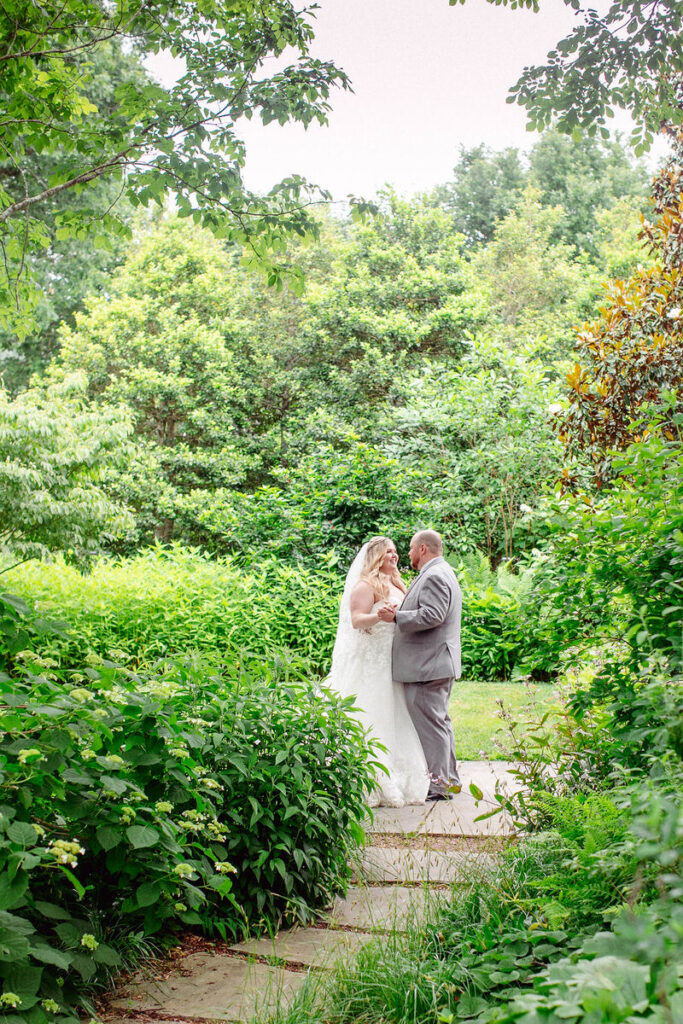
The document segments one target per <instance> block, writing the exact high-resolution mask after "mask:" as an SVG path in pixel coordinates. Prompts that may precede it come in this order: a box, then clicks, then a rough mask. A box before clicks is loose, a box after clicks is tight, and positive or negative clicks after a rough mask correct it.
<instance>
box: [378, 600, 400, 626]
mask: <svg viewBox="0 0 683 1024" xmlns="http://www.w3.org/2000/svg"><path fill="white" fill-rule="evenodd" d="M377 614H378V616H379V619H380V622H393V621H394V618H395V615H396V605H393V604H383V605H381V606H380V607H379V608H378V609H377Z"/></svg>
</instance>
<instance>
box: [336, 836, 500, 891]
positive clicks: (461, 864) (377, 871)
mask: <svg viewBox="0 0 683 1024" xmlns="http://www.w3.org/2000/svg"><path fill="white" fill-rule="evenodd" d="M494 863H495V856H494V855H493V854H491V853H484V852H479V851H476V852H470V851H466V850H463V851H456V852H445V851H442V850H426V849H420V848H405V847H396V846H370V847H368V848H367V849H366V850H365V851H364V852H363V854H362V856H361V857H360V858H359V860H358V861H357V863H356V865H355V866H354V867H355V877H354V879H353V881H354V882H355V883H356V884H357V883H359V882H360V883H362V882H383V883H385V884H386V883H389V884H391V883H401V882H403V883H406V882H407V883H411V884H416V883H417V884H423V885H425V884H432V885H433V884H435V883H436V884H449V883H450V884H453V883H465V882H467V881H469V880H470V878H471V877H472V875H473V874H476V873H477V872H478V871H481V870H482V869H486V868H490V867H492V866H493V864H494Z"/></svg>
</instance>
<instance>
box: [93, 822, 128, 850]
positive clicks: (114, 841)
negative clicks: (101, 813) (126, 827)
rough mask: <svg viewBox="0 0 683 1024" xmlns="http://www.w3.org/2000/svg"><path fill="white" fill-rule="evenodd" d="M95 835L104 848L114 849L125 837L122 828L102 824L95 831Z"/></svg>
mask: <svg viewBox="0 0 683 1024" xmlns="http://www.w3.org/2000/svg"><path fill="white" fill-rule="evenodd" d="M95 837H96V839H97V842H98V843H99V844H100V846H101V847H102V849H103V850H113V849H114V847H115V846H118V844H119V843H120V842H121V840H122V839H123V833H122V832H121V829H119V828H114V827H113V826H112V825H102V826H101V828H98V830H97V832H96V833H95Z"/></svg>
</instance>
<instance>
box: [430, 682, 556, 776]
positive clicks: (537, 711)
mask: <svg viewBox="0 0 683 1024" xmlns="http://www.w3.org/2000/svg"><path fill="white" fill-rule="evenodd" d="M499 700H502V701H503V703H504V705H505V707H506V708H508V709H509V710H510V711H511V712H512V714H513V715H519V714H521V715H522V716H523V718H524V719H525V720H527V719H531V717H532V716H534V717H536V718H540V717H541V715H542V714H543V712H544V711H546V710H547V708H549V707H550V706H551V705H552V704H554V703H555V688H554V687H553V686H552V685H531V686H529V685H526V684H524V683H484V682H477V681H473V682H472V681H469V680H464V679H459V680H457V681H456V683H455V684H454V686H453V693H452V694H451V703H450V713H451V719H452V720H453V729H454V732H455V752H456V754H457V756H458V760H463V761H477V760H479V759H480V758H481V757H482V751H483V752H484V753H485V754H486V756H487V757H490V758H493V759H494V760H495V759H499V758H502V757H504V754H503V753H502V752H501V751H500V750H498V749H497V747H496V744H495V742H494V741H495V737H496V733H498V734H499V739H504V738H505V730H504V723H503V722H502V721H501V719H500V718H499V717H498V714H497V712H498V711H499V710H500V709H499V705H498V704H497V701H499Z"/></svg>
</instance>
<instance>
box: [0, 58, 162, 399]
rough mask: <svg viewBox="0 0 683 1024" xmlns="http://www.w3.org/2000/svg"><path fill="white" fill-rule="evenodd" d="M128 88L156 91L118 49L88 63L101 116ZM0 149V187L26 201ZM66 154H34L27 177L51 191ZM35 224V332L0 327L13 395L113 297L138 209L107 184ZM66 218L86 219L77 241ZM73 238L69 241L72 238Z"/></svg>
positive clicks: (41, 210)
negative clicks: (64, 335) (89, 307)
mask: <svg viewBox="0 0 683 1024" xmlns="http://www.w3.org/2000/svg"><path fill="white" fill-rule="evenodd" d="M123 84H132V85H134V86H135V87H136V88H138V89H142V88H143V87H145V86H147V85H149V84H150V78H149V75H148V74H147V73H146V71H145V69H144V67H143V66H142V64H141V63H140V61H139V59H138V58H137V57H136V56H135V55H134V54H132V53H123V52H122V51H121V48H120V46H118V45H116V43H115V42H103V43H101V45H100V46H98V47H97V48H96V49H95V50H93V52H92V53H91V55H90V57H89V69H88V75H87V81H86V86H85V90H86V95H87V99H88V100H89V101H90V102H91V103H93V104H94V105H95V106H97V108H98V111H100V113H102V114H105V113H106V114H107V115H108V116H112V115H113V114H114V112H115V110H116V90H117V89H118V88H119V87H120V86H121V85H123ZM3 155H4V154H3V151H2V148H1V147H0V184H1V185H2V187H3V188H4V189H5V191H6V193H7V195H8V196H10V197H12V198H13V199H15V200H16V199H19V198H21V196H22V195H23V182H22V178H21V175H20V173H19V170H18V168H17V166H16V165H15V163H14V162H13V161H12V160H11V159H9V158H8V157H7V156H6V155H5V158H4V159H2V157H3ZM66 158H67V157H66V154H65V153H64V151H63V149H62V148H61V147H59V146H55V147H53V148H50V149H48V150H47V151H37V150H33V149H32V150H29V151H27V153H26V156H25V160H24V173H25V176H26V178H27V179H30V180H31V181H34V182H35V183H36V187H41V188H47V187H48V185H49V183H50V181H52V180H54V179H55V177H57V176H58V175H59V173H60V167H61V163H62V161H63V160H64V159H66ZM114 207H115V208H116V217H117V222H118V229H119V230H117V232H116V233H113V232H110V231H108V230H104V231H100V232H99V233H98V232H97V230H96V227H95V226H96V225H98V224H104V225H105V227H106V224H107V218H108V215H109V213H110V211H111V210H112V209H113V208H114ZM35 218H36V221H37V222H38V223H39V224H40V225H41V227H42V229H43V230H44V232H45V236H46V239H47V245H46V246H45V247H43V246H38V247H36V248H35V249H34V250H33V251H30V252H27V254H26V266H27V271H28V276H29V277H30V278H31V280H32V281H33V282H34V284H35V286H36V303H35V308H34V316H33V319H34V322H35V329H34V330H33V332H30V333H28V334H27V335H26V336H25V337H24V338H22V339H21V340H20V339H18V338H17V336H16V334H15V333H14V331H13V330H12V328H11V326H10V327H6V328H5V329H3V328H2V327H1V326H0V349H2V350H3V356H4V359H3V362H2V364H0V375H1V376H2V379H3V382H4V384H5V386H6V387H7V388H8V389H9V390H10V391H14V392H16V391H18V390H20V389H21V388H22V387H26V386H27V384H28V381H29V379H30V377H31V375H32V374H33V373H36V372H39V371H41V370H43V369H44V368H45V366H46V364H47V363H48V362H49V361H50V359H52V358H53V357H54V356H55V355H56V354H57V347H58V342H57V328H58V326H59V324H60V322H61V321H63V320H66V321H67V322H70V323H73V320H72V317H73V314H74V313H75V311H76V310H78V309H81V308H82V305H83V300H84V298H85V296H86V295H92V294H95V293H99V292H102V291H103V290H106V286H107V282H108V278H109V275H110V273H111V271H112V270H113V268H114V267H115V266H117V265H118V264H119V263H121V261H122V259H123V257H124V255H125V249H126V246H127V245H128V244H129V240H130V237H131V232H130V225H131V223H132V221H133V208H132V206H131V204H130V203H129V202H128V201H127V200H126V199H124V198H123V197H122V196H121V183H120V182H116V181H114V180H113V179H108V178H100V179H99V180H97V181H93V182H92V183H91V184H90V186H89V187H88V188H87V189H86V190H85V191H82V190H81V191H79V190H77V189H66V190H65V191H63V192H59V193H57V194H55V195H54V196H52V197H51V198H50V199H48V200H46V201H45V202H44V203H41V204H40V205H39V206H37V207H36V209H35ZM66 218H77V219H78V218H81V219H83V220H84V221H85V219H86V218H87V224H84V226H83V228H82V230H80V231H79V232H78V233H77V234H74V233H70V232H65V231H64V228H63V223H64V220H65V219H66ZM65 236H66V237H65Z"/></svg>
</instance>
